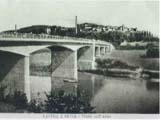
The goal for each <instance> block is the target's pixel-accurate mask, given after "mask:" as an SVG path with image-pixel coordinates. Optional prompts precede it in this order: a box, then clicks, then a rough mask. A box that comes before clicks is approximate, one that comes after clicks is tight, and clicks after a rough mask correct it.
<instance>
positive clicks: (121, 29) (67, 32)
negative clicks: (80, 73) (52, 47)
mask: <svg viewBox="0 0 160 120" xmlns="http://www.w3.org/2000/svg"><path fill="white" fill-rule="evenodd" d="M77 29H78V33H77V34H76V33H75V28H68V27H61V26H48V25H34V26H29V27H24V28H20V29H18V30H17V32H18V33H33V34H49V35H60V36H70V37H80V38H88V39H100V40H103V41H107V42H111V43H112V44H114V45H115V46H119V45H120V44H121V43H122V42H123V41H127V42H134V41H137V42H140V41H142V42H149V41H150V42H152V41H159V38H158V37H155V36H153V34H152V33H151V32H149V31H139V30H138V29H137V28H128V27H126V26H124V25H122V26H109V25H108V26H104V25H97V24H94V23H83V24H78V25H77ZM6 32H7V33H13V32H15V31H14V30H9V31H4V33H6Z"/></svg>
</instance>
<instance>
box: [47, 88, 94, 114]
mask: <svg viewBox="0 0 160 120" xmlns="http://www.w3.org/2000/svg"><path fill="white" fill-rule="evenodd" d="M93 109H94V108H93V107H91V105H90V103H89V102H87V101H85V100H84V99H83V98H82V95H80V94H79V95H78V96H75V95H72V94H68V95H65V93H64V91H59V92H58V93H54V92H52V93H51V94H50V95H47V100H46V101H45V110H46V111H45V112H49V113H91V112H93Z"/></svg>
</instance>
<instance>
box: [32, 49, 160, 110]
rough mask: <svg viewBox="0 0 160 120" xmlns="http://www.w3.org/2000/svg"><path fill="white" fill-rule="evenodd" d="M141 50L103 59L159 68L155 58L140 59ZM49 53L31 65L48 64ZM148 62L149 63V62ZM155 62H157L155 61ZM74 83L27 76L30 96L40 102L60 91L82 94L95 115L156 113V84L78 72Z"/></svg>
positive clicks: (43, 53) (37, 57) (157, 100)
mask: <svg viewBox="0 0 160 120" xmlns="http://www.w3.org/2000/svg"><path fill="white" fill-rule="evenodd" d="M143 54H145V51H144V50H132V51H126V50H124V51H120V50H115V51H113V52H112V53H111V54H110V55H108V54H106V55H105V56H104V57H103V58H114V59H119V60H123V61H124V62H127V63H128V64H131V65H136V66H141V67H147V68H149V69H153V70H154V69H155V70H157V69H159V62H158V61H159V59H154V60H151V59H145V60H144V59H142V58H140V55H143ZM50 57H51V55H50V53H49V52H48V51H47V52H42V53H40V54H38V53H37V54H35V55H33V56H31V64H36V65H46V66H47V65H49V64H50V63H51V61H50ZM149 61H150V62H149ZM155 61H157V62H155ZM78 79H79V82H78V83H68V82H63V79H62V78H55V79H52V80H51V77H47V76H33V75H32V76H31V91H32V93H31V97H32V99H37V100H38V101H41V100H42V98H43V99H46V95H45V93H44V92H49V91H51V90H53V91H58V90H64V91H65V92H66V93H72V94H76V93H77V91H78V90H79V91H80V92H83V93H84V97H85V99H86V100H89V101H90V103H91V105H92V106H94V107H95V110H96V112H97V113H159V83H152V82H149V81H147V80H143V79H137V80H135V79H129V78H114V77H105V76H101V75H95V74H91V73H85V72H79V73H78Z"/></svg>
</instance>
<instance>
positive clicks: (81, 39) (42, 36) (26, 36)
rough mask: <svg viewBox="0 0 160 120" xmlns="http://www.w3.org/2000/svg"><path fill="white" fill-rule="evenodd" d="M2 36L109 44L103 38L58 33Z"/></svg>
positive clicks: (6, 35)
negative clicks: (59, 34) (69, 35)
mask: <svg viewBox="0 0 160 120" xmlns="http://www.w3.org/2000/svg"><path fill="white" fill-rule="evenodd" d="M0 38H18V39H22V40H23V39H59V40H77V41H84V42H89V43H93V42H94V41H96V44H101V45H107V44H109V43H108V42H105V41H102V40H94V39H86V38H85V39H84V38H77V37H68V36H57V35H47V34H32V33H0Z"/></svg>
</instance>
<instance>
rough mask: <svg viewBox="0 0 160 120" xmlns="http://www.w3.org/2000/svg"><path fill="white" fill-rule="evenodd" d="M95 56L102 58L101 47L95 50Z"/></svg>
mask: <svg viewBox="0 0 160 120" xmlns="http://www.w3.org/2000/svg"><path fill="white" fill-rule="evenodd" d="M95 56H96V57H100V56H101V55H100V46H96V48H95Z"/></svg>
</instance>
